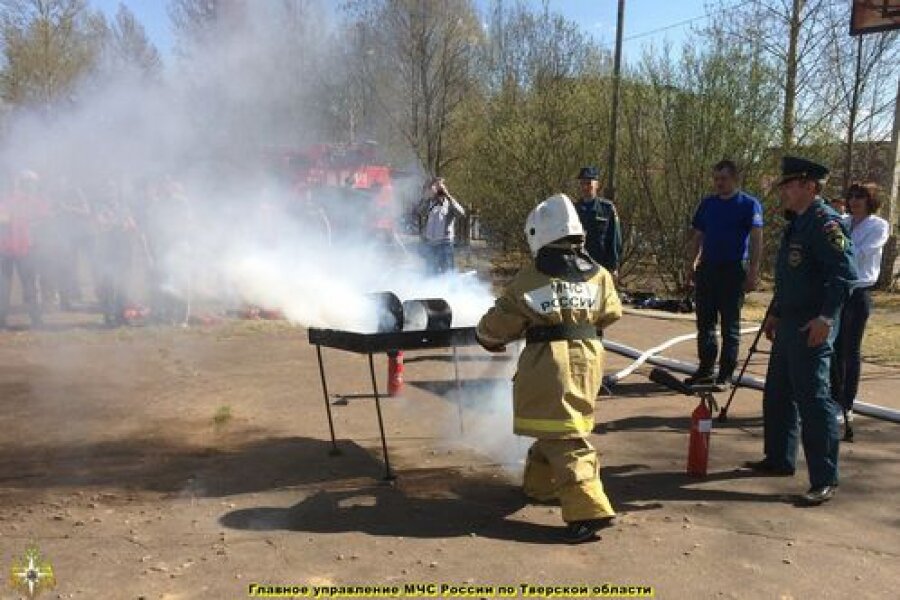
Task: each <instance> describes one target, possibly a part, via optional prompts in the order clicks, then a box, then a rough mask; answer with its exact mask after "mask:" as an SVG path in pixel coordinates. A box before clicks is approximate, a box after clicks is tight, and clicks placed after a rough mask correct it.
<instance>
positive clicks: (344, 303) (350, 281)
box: [0, 3, 492, 331]
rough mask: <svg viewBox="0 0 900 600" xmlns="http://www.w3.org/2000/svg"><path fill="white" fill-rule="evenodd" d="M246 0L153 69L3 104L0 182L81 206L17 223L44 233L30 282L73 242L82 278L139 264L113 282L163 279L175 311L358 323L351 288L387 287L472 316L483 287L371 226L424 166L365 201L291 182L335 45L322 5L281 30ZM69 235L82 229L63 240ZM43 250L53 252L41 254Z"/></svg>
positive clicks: (367, 309) (356, 293)
mask: <svg viewBox="0 0 900 600" xmlns="http://www.w3.org/2000/svg"><path fill="white" fill-rule="evenodd" d="M257 4H259V3H253V10H245V11H241V13H240V14H239V15H232V17H233V18H230V19H227V18H223V19H222V21H221V23H218V24H217V26H216V27H215V28H212V29H210V30H208V31H204V32H202V34H198V35H197V36H196V39H195V40H194V41H193V42H191V43H190V44H186V45H183V47H182V48H181V55H180V56H179V57H173V58H172V60H171V61H170V62H171V64H169V65H168V66H167V68H166V70H165V71H164V73H163V75H162V76H161V79H159V78H148V77H147V76H146V75H145V74H143V73H140V72H138V71H129V70H127V69H121V68H120V69H115V70H103V69H100V70H99V71H98V72H95V73H93V74H92V75H91V76H90V77H89V78H87V79H86V80H85V81H84V82H83V83H82V85H81V86H80V87H79V89H78V90H77V92H76V93H75V94H74V98H73V102H71V103H57V104H56V105H54V106H53V107H35V106H32V107H20V108H17V109H16V110H15V111H14V112H12V113H10V114H8V115H7V122H6V127H5V129H6V131H5V135H4V136H3V144H2V147H0V168H2V170H3V172H4V173H5V177H4V183H5V184H6V187H7V189H8V190H10V189H12V188H17V187H19V185H20V184H19V180H20V179H21V177H20V176H21V174H22V173H23V172H24V171H25V170H30V171H33V172H35V173H37V175H38V178H39V179H38V184H37V190H36V191H34V190H32V192H33V193H35V194H37V195H38V196H39V197H41V198H42V200H43V201H45V202H46V203H47V204H49V205H50V208H51V212H52V211H53V210H57V209H59V207H61V206H62V207H65V206H68V205H71V204H73V203H75V204H83V205H84V206H85V207H87V209H88V210H89V212H90V216H85V215H81V216H80V217H79V218H77V219H70V220H66V219H65V218H64V217H65V215H63V216H61V217H59V218H56V219H55V221H54V229H53V230H52V232H51V233H46V232H45V233H44V235H40V233H39V232H38V233H37V234H36V235H35V236H34V237H35V244H36V245H37V246H46V247H52V246H58V247H56V248H50V251H45V252H41V254H42V256H43V258H42V261H43V264H42V265H40V270H41V271H42V273H44V274H45V275H46V277H45V279H46V280H47V281H48V282H49V281H50V280H51V279H52V277H51V276H50V274H51V273H58V272H60V271H66V270H69V271H71V270H72V269H73V268H74V267H73V263H72V258H73V254H74V255H75V256H76V257H77V256H80V260H81V261H82V262H87V263H89V266H90V268H89V269H87V271H88V272H89V277H88V278H89V279H91V280H93V283H94V284H95V285H97V284H98V282H99V281H101V280H103V279H104V277H105V274H106V275H109V274H110V273H112V274H113V275H111V276H117V274H119V273H120V272H122V271H128V272H132V273H133V272H135V271H137V272H141V273H143V274H144V275H145V277H143V278H142V277H135V276H132V277H131V279H132V280H134V279H144V280H146V281H145V282H144V284H143V285H137V286H135V285H133V282H132V284H130V285H129V288H128V292H127V295H128V296H129V297H130V298H132V299H134V300H136V301H139V302H143V303H151V304H152V300H153V296H154V294H157V295H159V294H163V295H164V296H166V297H167V301H169V302H172V303H177V304H178V309H177V310H176V311H175V312H190V310H192V309H193V310H196V307H197V306H200V305H215V306H223V305H224V306H226V307H232V308H233V307H235V306H236V305H240V304H242V303H243V304H254V305H259V306H262V307H264V308H266V309H271V310H278V311H281V312H282V313H283V314H284V316H285V317H286V318H288V319H289V320H290V321H291V322H293V323H296V324H298V325H303V326H318V327H332V328H343V329H352V330H359V331H371V330H374V328H375V326H376V325H377V319H378V316H377V315H376V314H374V313H375V311H374V310H373V306H372V304H371V301H370V300H369V299H367V295H368V294H370V293H372V292H377V291H383V290H390V291H393V292H395V293H396V294H397V295H398V296H400V298H401V299H403V300H406V299H412V298H444V299H446V300H447V301H448V302H449V303H450V306H451V308H452V310H453V314H454V320H453V325H454V326H464V325H473V324H474V323H475V321H476V319H477V317H478V316H479V315H480V314H481V313H482V312H483V311H484V310H485V309H486V308H487V307H488V306H489V305H490V303H491V302H492V298H491V293H490V290H489V288H488V287H487V286H486V285H485V284H483V283H481V282H479V281H478V280H477V279H476V278H475V277H474V276H472V275H470V274H448V275H445V276H441V277H432V276H429V275H427V274H426V271H425V269H424V265H423V264H422V260H421V259H420V258H419V257H418V256H417V253H416V252H415V248H414V246H415V244H411V243H410V238H409V237H408V236H407V237H405V238H404V237H402V236H401V237H397V236H390V235H388V234H386V233H385V232H386V231H387V230H389V229H390V227H381V228H380V229H379V227H378V225H377V223H378V222H379V221H382V220H385V219H387V220H388V221H389V222H392V223H393V224H394V225H395V227H396V228H399V223H400V220H401V218H402V217H404V216H405V215H406V214H407V213H408V212H409V211H408V209H409V207H410V206H411V205H412V204H413V203H414V202H415V200H416V199H417V194H418V192H419V191H420V189H421V182H422V180H423V178H424V176H425V174H424V173H418V174H417V169H416V168H415V167H413V168H408V169H406V170H407V171H408V172H411V173H412V176H411V177H409V178H407V179H405V180H395V181H394V182H393V187H392V189H391V193H390V194H387V193H385V194H384V195H383V196H382V197H380V199H376V198H375V196H376V194H374V193H368V194H367V193H366V192H365V191H363V190H350V189H349V187H350V186H347V185H346V183H345V182H344V181H337V182H335V181H332V182H329V185H327V186H321V185H318V184H310V183H309V182H308V181H302V176H300V175H298V174H299V173H306V174H307V175H308V174H309V170H308V169H307V170H306V171H304V169H303V167H297V164H296V161H297V160H299V159H298V155H297V154H296V153H295V154H290V153H291V152H292V151H293V150H294V149H298V148H302V147H304V146H306V145H308V144H310V143H314V142H329V141H342V140H333V139H329V137H328V135H329V132H327V131H322V130H321V129H320V128H319V126H318V119H317V117H318V115H320V114H321V111H322V110H325V109H327V107H326V108H325V109H323V107H322V106H321V103H318V102H317V100H316V98H315V94H314V93H313V88H314V87H315V86H313V85H312V83H311V81H312V77H313V72H314V71H313V69H314V67H315V68H317V69H318V71H317V72H321V71H322V70H326V71H327V69H328V68H330V67H333V68H341V65H339V64H334V63H333V61H334V60H335V58H334V57H335V56H339V53H338V52H335V43H337V42H332V41H329V40H328V39H327V37H326V34H325V33H322V32H321V31H318V30H326V31H327V27H318V26H317V23H321V22H322V20H323V19H324V18H325V17H324V15H322V14H320V15H313V16H311V17H308V18H307V22H306V24H305V25H302V30H303V32H304V36H299V37H298V36H297V35H296V33H297V27H299V26H300V25H298V24H297V23H293V24H291V23H285V22H283V19H282V18H281V17H280V15H279V13H278V12H277V11H276V10H274V9H267V8H265V7H264V6H263V4H260V5H259V6H257ZM291 27H293V29H292V28H291ZM285 157H289V158H285ZM301 158H302V157H301ZM291 160H293V161H295V162H294V163H291V162H290V161H291ZM407 166H408V165H407ZM350 170H351V171H352V169H350ZM351 175H352V173H351ZM342 185H343V186H344V188H345V189H343V190H341V189H339V188H340V187H341V186H342ZM356 187H361V186H356ZM351 192H352V193H351ZM461 200H462V201H463V203H465V199H464V198H463V199H461ZM62 212H65V210H63V211H62ZM101 215H106V216H105V217H103V218H105V219H106V221H105V222H104V223H103V224H100V225H98V220H100V221H102V220H103V218H101ZM116 236H118V237H116ZM86 237H87V238H94V239H93V240H92V241H91V242H90V243H88V244H85V245H84V247H81V246H79V245H78V244H76V241H77V242H78V243H80V242H81V240H82V239H83V238H86ZM106 238H110V239H115V240H118V241H113V242H111V243H108V244H107V243H103V242H102V239H106ZM59 240H65V241H64V242H59ZM97 240H101V242H97ZM123 255H127V256H123ZM54 257H56V258H60V262H61V263H62V264H57V265H50V264H47V263H48V262H53V261H54ZM82 279H83V278H82ZM80 285H81V286H82V287H84V285H85V282H84V281H81V282H80ZM48 291H49V290H44V293H45V296H46V295H47V292H48ZM45 301H46V298H45Z"/></svg>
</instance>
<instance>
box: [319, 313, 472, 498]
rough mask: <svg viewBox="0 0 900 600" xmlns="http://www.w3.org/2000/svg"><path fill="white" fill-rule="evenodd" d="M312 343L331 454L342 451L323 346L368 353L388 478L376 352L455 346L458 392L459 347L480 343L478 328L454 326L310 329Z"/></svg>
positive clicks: (454, 365) (457, 385)
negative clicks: (366, 330)
mask: <svg viewBox="0 0 900 600" xmlns="http://www.w3.org/2000/svg"><path fill="white" fill-rule="evenodd" d="M308 333H309V343H310V344H313V345H315V347H316V358H317V359H318V361H319V376H320V377H321V380H322V394H323V395H324V397H325V410H326V412H327V414H328V429H329V432H330V433H331V450H330V452H329V454H330V455H332V456H336V455H339V454H340V453H341V451H340V449H339V448H338V447H337V441H336V439H335V434H334V418H333V417H332V414H331V403H330V402H329V399H328V383H327V381H326V377H325V363H324V362H323V360H322V347H325V348H334V349H335V350H344V351H346V352H353V353H354V354H366V355H368V357H369V374H370V376H371V378H372V393H373V395H374V397H375V411H376V414H377V415H378V430H379V433H380V434H381V449H382V451H383V453H384V469H385V475H384V480H385V481H392V480H393V479H395V476H394V474H393V472H392V471H391V462H390V458H389V457H388V448H387V440H386V439H385V433H384V420H383V418H382V416H381V395H380V394H379V392H378V380H377V378H376V376H375V359H374V355H375V354H381V353H387V352H395V351H403V350H426V349H433V348H452V349H453V370H454V376H455V378H456V389H457V392H459V391H460V389H461V384H460V380H459V361H458V356H457V348H458V347H460V346H476V345H478V341H477V340H476V338H475V328H474V327H454V328H450V329H434V330H431V329H428V330H422V331H392V332H386V333H358V332H354V331H343V330H338V329H319V328H315V327H311V328H310V329H309V332H308ZM461 402H462V398H461V397H458V398H457V410H458V413H459V418H460V428H462V404H461Z"/></svg>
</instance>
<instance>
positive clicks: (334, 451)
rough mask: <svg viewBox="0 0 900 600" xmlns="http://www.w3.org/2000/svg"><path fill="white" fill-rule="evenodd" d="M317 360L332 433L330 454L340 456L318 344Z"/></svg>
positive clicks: (320, 350) (329, 428)
mask: <svg viewBox="0 0 900 600" xmlns="http://www.w3.org/2000/svg"><path fill="white" fill-rule="evenodd" d="M316 358H318V359H319V377H321V378H322V394H323V395H324V396H325V411H326V412H327V413H328V430H329V431H330V432H331V450H329V452H328V454H330V455H331V456H338V455H339V454H340V453H341V450H340V448H338V447H337V441H336V440H335V439H334V418H333V417H332V416H331V403H330V402H329V401H328V382H326V381H325V364H324V363H323V362H322V347H321V346H319V345H318V344H316Z"/></svg>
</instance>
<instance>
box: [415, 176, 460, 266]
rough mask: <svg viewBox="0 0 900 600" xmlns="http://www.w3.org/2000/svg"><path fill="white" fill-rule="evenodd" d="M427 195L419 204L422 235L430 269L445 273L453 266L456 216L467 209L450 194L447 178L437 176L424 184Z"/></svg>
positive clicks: (458, 216) (457, 217)
mask: <svg viewBox="0 0 900 600" xmlns="http://www.w3.org/2000/svg"><path fill="white" fill-rule="evenodd" d="M424 191H425V197H424V198H423V199H422V202H421V203H420V205H419V216H420V218H424V220H425V224H424V228H423V230H422V238H423V241H424V242H425V251H426V258H427V262H428V265H429V270H430V271H431V272H432V273H434V274H441V273H446V272H447V271H452V270H453V268H454V258H453V242H454V237H455V234H456V231H455V229H456V227H455V226H456V220H457V219H459V218H462V217H464V216H465V214H466V211H465V210H463V207H462V206H461V205H460V204H459V202H457V201H456V199H455V198H454V197H453V196H451V195H450V192H448V191H447V186H446V185H444V180H443V178H441V177H435V178H434V179H432V180H431V183H430V184H427V185H426V186H425V190H424Z"/></svg>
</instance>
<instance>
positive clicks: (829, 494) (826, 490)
mask: <svg viewBox="0 0 900 600" xmlns="http://www.w3.org/2000/svg"><path fill="white" fill-rule="evenodd" d="M836 491H837V486H836V485H823V486H821V487H815V488H809V491H808V492H806V493H805V494H803V496H802V497H801V500H800V501H801V503H802V504H803V505H804V506H818V505H820V504H822V503H824V502H828V501H829V500H831V499H832V498H834V493H835V492H836Z"/></svg>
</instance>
